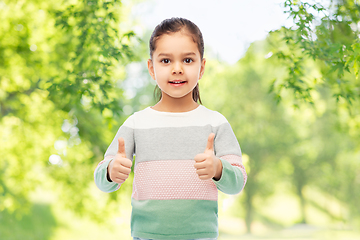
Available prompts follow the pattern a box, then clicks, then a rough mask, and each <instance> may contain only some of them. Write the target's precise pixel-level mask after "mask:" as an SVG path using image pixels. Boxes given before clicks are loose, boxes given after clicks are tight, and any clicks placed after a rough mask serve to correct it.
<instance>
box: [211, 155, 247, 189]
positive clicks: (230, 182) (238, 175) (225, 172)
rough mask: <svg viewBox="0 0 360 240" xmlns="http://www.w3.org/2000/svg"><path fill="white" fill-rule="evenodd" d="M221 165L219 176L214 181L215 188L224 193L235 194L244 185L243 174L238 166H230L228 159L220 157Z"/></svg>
mask: <svg viewBox="0 0 360 240" xmlns="http://www.w3.org/2000/svg"><path fill="white" fill-rule="evenodd" d="M220 160H221V163H222V166H223V169H222V174H221V178H220V179H219V180H218V181H215V180H213V181H214V183H215V185H216V187H217V189H219V190H220V191H222V192H223V193H226V194H237V193H239V192H240V191H241V190H242V189H243V186H244V175H243V173H242V171H241V170H240V168H239V167H237V166H232V165H231V164H230V163H229V162H228V161H226V160H223V159H221V158H220Z"/></svg>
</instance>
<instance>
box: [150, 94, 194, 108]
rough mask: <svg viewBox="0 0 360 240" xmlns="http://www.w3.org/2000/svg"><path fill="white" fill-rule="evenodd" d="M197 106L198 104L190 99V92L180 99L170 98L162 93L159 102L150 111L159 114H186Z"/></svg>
mask: <svg viewBox="0 0 360 240" xmlns="http://www.w3.org/2000/svg"><path fill="white" fill-rule="evenodd" d="M198 106H199V104H198V103H197V102H195V101H194V99H193V98H192V92H190V94H188V95H186V96H184V97H182V98H172V97H170V96H168V95H166V94H164V93H162V97H161V100H160V101H159V102H158V103H157V104H155V105H154V106H153V107H152V109H154V110H157V111H161V112H188V111H191V110H194V109H195V108H197V107H198Z"/></svg>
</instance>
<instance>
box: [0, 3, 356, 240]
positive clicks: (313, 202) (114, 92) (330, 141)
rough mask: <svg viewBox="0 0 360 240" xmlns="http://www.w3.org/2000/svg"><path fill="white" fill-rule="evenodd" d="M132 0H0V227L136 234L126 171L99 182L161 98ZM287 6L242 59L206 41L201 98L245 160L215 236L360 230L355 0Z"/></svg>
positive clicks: (8, 239)
mask: <svg viewBox="0 0 360 240" xmlns="http://www.w3.org/2000/svg"><path fill="white" fill-rule="evenodd" d="M140 2H144V1H126V2H125V1H124V2H121V1H119V0H103V1H101V0H86V1H80V0H68V1H67V0H64V1H40V0H27V1H25V0H23V1H20V0H19V1H13V0H0V114H1V115H0V239H1V240H18V239H22V240H27V239H29V240H32V239H34V240H39V239H49V240H58V239H67V240H72V239H74V240H79V239H87V240H92V239H124V240H128V239H131V237H130V214H131V205H130V195H131V190H132V186H131V182H132V181H131V178H132V176H130V179H129V180H128V181H127V182H126V183H125V184H123V186H122V187H121V189H120V190H119V191H117V192H114V193H110V194H105V193H102V192H101V191H100V190H98V189H97V188H96V186H95V184H94V181H93V172H94V169H95V168H96V166H97V164H98V163H99V162H100V161H101V160H102V156H103V154H104V152H105V150H106V148H107V146H108V145H109V143H110V142H111V140H112V138H113V137H114V135H115V133H116V131H117V129H118V127H119V126H120V125H121V124H122V122H123V121H124V120H125V119H126V118H127V117H128V116H129V115H130V114H132V113H133V112H134V111H138V110H141V109H143V108H145V107H147V106H149V105H153V104H155V102H154V98H153V90H154V82H153V81H152V80H151V79H150V77H149V76H148V73H147V68H146V60H147V58H148V47H147V44H148V39H149V36H150V34H151V31H152V29H147V30H146V31H143V32H142V34H135V31H134V29H135V27H136V23H135V22H134V21H132V20H131V19H132V18H131V16H130V14H131V9H132V8H133V7H134V6H135V5H136V4H138V3H140ZM282 6H283V9H284V11H286V14H287V15H288V16H289V19H292V22H293V24H292V26H288V27H281V28H279V29H277V30H274V31H271V32H269V33H268V35H267V37H266V38H265V39H263V40H261V41H256V42H253V43H251V44H250V47H249V48H248V49H247V51H246V53H245V54H244V56H243V57H242V58H241V59H239V61H238V62H236V63H234V64H229V63H226V62H223V61H221V60H219V59H217V58H215V57H212V56H211V55H209V56H206V55H205V57H206V58H207V66H206V71H205V75H204V77H203V79H201V80H200V92H201V98H202V102H203V103H204V105H205V106H206V107H208V108H210V109H213V110H217V111H219V112H221V113H222V114H223V115H225V116H226V117H227V119H228V120H229V122H230V123H231V125H232V127H233V130H234V132H235V134H236V136H237V138H238V141H239V143H240V146H241V148H242V151H243V161H244V165H245V167H246V170H247V173H248V182H247V184H246V186H245V189H244V191H243V192H242V193H240V194H238V195H235V196H229V195H224V194H220V196H219V230H220V236H219V239H220V240H230V239H341V240H342V239H360V231H359V229H360V144H359V143H360V115H359V112H360V80H359V78H358V75H359V67H360V40H359V36H360V35H359V30H360V29H359V28H360V23H359V17H360V2H359V1H356V0H352V1H350V0H349V1H348V0H343V1H342V0H338V1H326V2H319V3H314V2H302V1H284V2H283V4H282ZM264 21H266V20H264ZM244 34H246V33H244ZM205 43H206V39H205Z"/></svg>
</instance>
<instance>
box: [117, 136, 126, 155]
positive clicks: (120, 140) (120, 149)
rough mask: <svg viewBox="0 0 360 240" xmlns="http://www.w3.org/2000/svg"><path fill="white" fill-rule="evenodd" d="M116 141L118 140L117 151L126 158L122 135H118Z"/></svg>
mask: <svg viewBox="0 0 360 240" xmlns="http://www.w3.org/2000/svg"><path fill="white" fill-rule="evenodd" d="M118 142H119V146H118V151H117V153H118V154H120V155H121V156H122V157H124V158H126V153H125V140H124V139H123V138H122V137H119V139H118Z"/></svg>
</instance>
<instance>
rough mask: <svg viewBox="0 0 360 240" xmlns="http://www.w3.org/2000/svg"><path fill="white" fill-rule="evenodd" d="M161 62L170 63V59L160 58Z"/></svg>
mask: <svg viewBox="0 0 360 240" xmlns="http://www.w3.org/2000/svg"><path fill="white" fill-rule="evenodd" d="M161 62H162V63H165V64H167V63H170V59H167V58H165V59H163V60H161Z"/></svg>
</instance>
